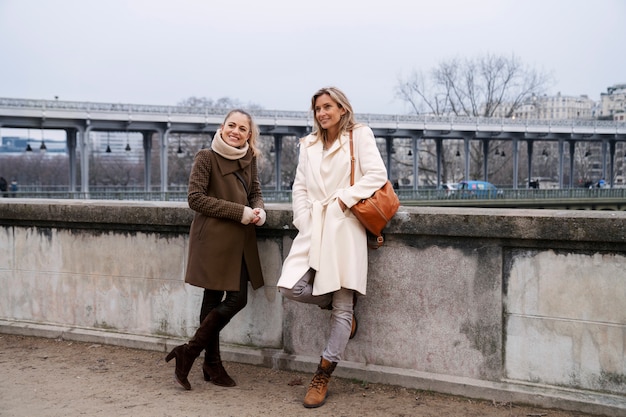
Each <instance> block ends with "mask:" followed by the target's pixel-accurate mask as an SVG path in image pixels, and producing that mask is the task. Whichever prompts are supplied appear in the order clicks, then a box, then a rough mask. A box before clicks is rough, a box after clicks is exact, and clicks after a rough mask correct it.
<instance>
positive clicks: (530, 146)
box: [525, 140, 533, 188]
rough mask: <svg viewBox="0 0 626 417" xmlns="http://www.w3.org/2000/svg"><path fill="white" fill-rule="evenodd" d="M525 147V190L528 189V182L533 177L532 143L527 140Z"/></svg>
mask: <svg viewBox="0 0 626 417" xmlns="http://www.w3.org/2000/svg"><path fill="white" fill-rule="evenodd" d="M526 145H527V148H528V181H527V182H526V187H525V188H529V186H530V181H532V177H533V141H532V140H527V141H526Z"/></svg>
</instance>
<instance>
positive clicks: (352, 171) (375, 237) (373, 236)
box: [350, 130, 385, 249]
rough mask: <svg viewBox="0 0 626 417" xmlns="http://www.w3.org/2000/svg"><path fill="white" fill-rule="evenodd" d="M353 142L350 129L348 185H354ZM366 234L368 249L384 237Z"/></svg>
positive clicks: (380, 244) (382, 240)
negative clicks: (372, 241)
mask: <svg viewBox="0 0 626 417" xmlns="http://www.w3.org/2000/svg"><path fill="white" fill-rule="evenodd" d="M353 147H354V144H353V141H352V130H351V131H350V185H354V163H355V161H356V160H355V159H354V149H353ZM366 235H367V246H368V247H369V248H370V249H378V248H380V247H381V246H382V245H383V243H384V241H385V238H384V237H383V235H382V234H381V235H380V236H375V235H373V234H371V233H370V232H369V231H367V232H366ZM370 237H371V238H372V239H375V243H371V242H370Z"/></svg>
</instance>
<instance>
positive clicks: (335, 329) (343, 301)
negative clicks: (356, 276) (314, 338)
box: [279, 269, 354, 362]
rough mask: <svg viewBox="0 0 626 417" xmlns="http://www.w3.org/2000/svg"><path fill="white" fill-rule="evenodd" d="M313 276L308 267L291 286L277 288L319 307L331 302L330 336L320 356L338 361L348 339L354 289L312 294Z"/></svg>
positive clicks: (290, 296) (350, 327) (293, 297)
mask: <svg viewBox="0 0 626 417" xmlns="http://www.w3.org/2000/svg"><path fill="white" fill-rule="evenodd" d="M314 278H315V271H314V270H313V269H309V270H308V271H307V273H306V274H304V275H303V276H302V278H300V280H299V281H298V282H297V283H296V285H294V287H293V288H282V287H281V288H279V290H280V292H281V294H283V295H284V296H285V297H287V298H289V299H290V300H294V301H298V302H301V303H308V304H315V305H318V306H320V307H321V308H327V307H328V306H330V304H331V303H332V312H331V318H330V337H329V338H328V342H327V343H326V348H325V349H324V352H323V353H322V357H323V358H324V359H326V360H328V361H330V362H339V361H340V360H341V357H342V356H343V352H344V350H345V349H346V345H347V344H348V340H349V339H350V330H351V329H352V313H353V295H354V291H353V290H349V289H346V288H342V289H340V290H338V291H335V292H332V293H328V294H322V295H313V279H314Z"/></svg>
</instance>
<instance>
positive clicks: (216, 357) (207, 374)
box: [202, 334, 237, 387]
mask: <svg viewBox="0 0 626 417" xmlns="http://www.w3.org/2000/svg"><path fill="white" fill-rule="evenodd" d="M202 372H203V373H204V380H205V381H210V382H212V383H214V384H215V385H219V386H220V387H234V386H236V385H237V383H236V382H235V381H234V380H233V379H232V378H231V377H230V375H228V373H227V372H226V369H224V366H223V365H222V359H221V357H220V338H219V334H218V335H217V336H216V337H213V338H211V341H210V342H209V344H208V346H207V347H206V353H205V356H204V364H203V365H202Z"/></svg>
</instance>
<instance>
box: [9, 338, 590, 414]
mask: <svg viewBox="0 0 626 417" xmlns="http://www.w3.org/2000/svg"><path fill="white" fill-rule="evenodd" d="M163 357H164V353H163V352H157V351H150V350H139V349H130V348H125V347H119V346H108V345H104V344H100V343H80V342H74V341H70V340H63V339H62V338H52V339H50V338H37V337H25V336H15V335H8V334H2V333H0V372H1V374H2V378H0V416H2V417H35V416H36V417H59V416H83V415H84V416H116V417H124V416H132V417H155V416H160V417H170V416H172V417H174V416H190V417H191V416H203V417H206V416H211V417H213V416H233V417H235V416H236V417H247V416H249V417H258V416H284V417H289V416H302V415H305V414H306V415H308V414H310V415H315V416H343V417H352V416H372V417H378V416H381V417H382V416H384V417H394V416H395V417H404V416H413V417H427V416H428V417H430V416H437V417H439V416H481V417H511V416H520V417H522V416H526V417H529V416H536V417H539V416H541V417H543V416H545V417H569V416H577V417H587V416H592V414H586V413H582V412H572V411H562V410H558V409H546V408H537V407H530V406H525V405H523V404H515V403H511V402H497V401H479V400H472V399H468V398H463V397H456V396H450V395H442V394H436V393H433V392H426V391H420V390H415V389H407V388H401V387H396V386H392V385H381V384H370V383H368V382H367V381H358V380H349V379H343V378H336V377H333V379H332V380H331V383H330V394H329V398H328V400H327V402H326V404H325V405H324V406H323V407H321V408H319V409H315V410H307V409H305V408H304V407H302V405H301V401H302V398H303V396H304V392H305V389H306V386H307V384H308V382H309V379H310V374H305V373H300V372H291V371H281V370H276V369H270V368H267V367H260V366H253V365H246V364H240V363H233V362H228V363H226V368H227V369H228V371H229V372H230V374H231V375H232V376H233V377H234V379H235V380H236V381H237V382H238V385H237V387H234V388H222V387H217V386H215V385H213V384H211V383H207V382H204V381H203V380H202V372H201V369H200V365H199V364H201V360H198V361H197V365H198V366H195V367H194V369H193V370H192V372H191V375H190V381H191V383H192V386H193V389H192V390H191V391H184V390H183V389H182V388H180V387H179V386H178V385H177V384H176V383H175V382H174V378H173V372H174V367H173V365H172V364H166V363H165V361H164V360H163Z"/></svg>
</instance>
